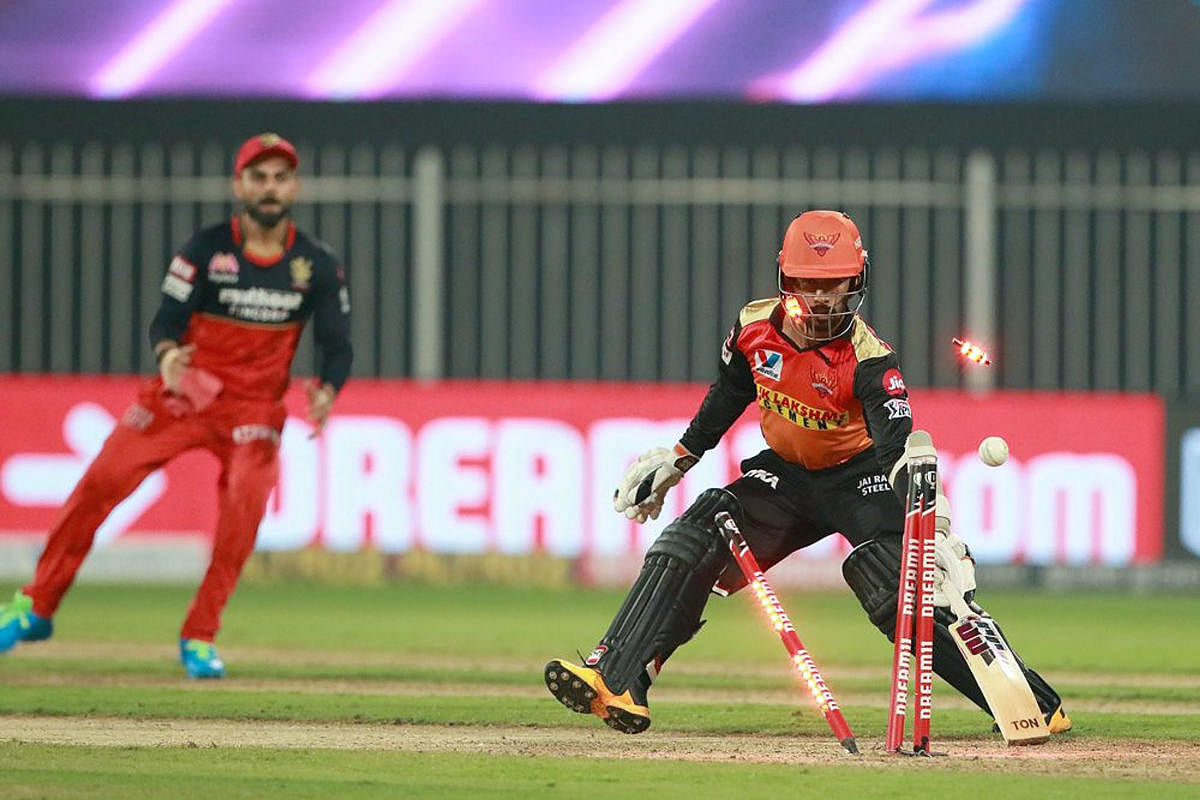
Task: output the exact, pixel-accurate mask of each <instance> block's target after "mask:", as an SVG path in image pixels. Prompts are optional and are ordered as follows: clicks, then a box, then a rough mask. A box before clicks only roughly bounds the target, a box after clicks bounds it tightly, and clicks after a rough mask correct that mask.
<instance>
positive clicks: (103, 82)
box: [88, 0, 235, 97]
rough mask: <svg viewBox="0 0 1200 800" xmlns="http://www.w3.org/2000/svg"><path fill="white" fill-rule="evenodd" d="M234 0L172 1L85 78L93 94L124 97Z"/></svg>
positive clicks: (131, 92)
mask: <svg viewBox="0 0 1200 800" xmlns="http://www.w3.org/2000/svg"><path fill="white" fill-rule="evenodd" d="M233 2H235V0H174V2H171V3H169V4H168V5H167V6H166V8H164V9H163V10H162V11H161V12H159V14H158V16H156V17H155V18H154V19H153V20H151V21H150V24H149V25H147V26H146V27H145V28H142V30H141V31H140V32H138V34H137V36H135V37H134V38H133V40H132V41H130V42H129V43H128V44H127V45H125V46H124V47H122V48H121V50H120V52H118V53H117V55H116V56H115V57H114V58H113V59H112V60H111V61H109V62H108V63H107V64H105V65H104V68H103V69H101V70H100V72H98V73H96V74H95V75H94V76H92V78H91V79H90V80H89V81H88V87H89V88H90V89H91V92H92V94H93V95H95V96H97V97H125V96H127V95H130V94H133V93H134V92H136V91H137V90H138V89H139V88H140V87H141V86H142V84H144V83H145V82H146V81H147V80H148V79H149V78H150V76H151V75H153V74H154V73H155V72H157V71H158V69H159V68H160V67H161V66H162V65H163V64H165V63H167V61H169V60H170V59H171V57H172V56H174V55H175V54H176V53H178V52H179V51H180V50H182V49H183V48H184V47H186V46H187V44H188V42H189V41H191V39H192V37H194V36H195V35H196V34H197V33H199V32H200V31H201V30H203V29H204V26H205V25H207V24H208V23H209V22H211V21H212V20H213V18H214V17H216V16H217V14H219V13H221V11H222V9H224V8H225V7H226V6H228V5H229V4H230V3H233Z"/></svg>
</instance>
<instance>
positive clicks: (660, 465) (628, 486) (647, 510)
mask: <svg viewBox="0 0 1200 800" xmlns="http://www.w3.org/2000/svg"><path fill="white" fill-rule="evenodd" d="M698 460H699V459H698V458H697V457H696V456H694V455H692V454H691V453H690V452H688V450H687V449H686V448H685V447H684V446H683V445H680V444H677V445H675V447H674V449H672V450H668V449H667V448H665V447H655V448H654V449H652V450H648V451H647V452H646V453H644V454H642V455H641V456H639V457H638V459H637V460H636V461H634V462H633V463H632V464H630V465H629V469H627V470H625V477H623V478H621V483H620V485H619V486H618V487H617V491H616V492H615V493H613V508H615V509H616V510H617V512H618V513H620V514H624V515H625V516H626V517H628V518H629V519H636V520H637V521H638V522H645V521H646V520H647V519H658V515H659V514H660V513H661V512H662V507H663V498H665V497H666V496H667V491H668V490H669V489H670V488H671V487H672V486H674V485H675V484H677V483H679V481H681V480H682V479H683V473H685V472H687V471H688V470H689V469H691V468H692V465H693V464H695V463H696V462H697V461H698Z"/></svg>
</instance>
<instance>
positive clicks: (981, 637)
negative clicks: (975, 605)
mask: <svg viewBox="0 0 1200 800" xmlns="http://www.w3.org/2000/svg"><path fill="white" fill-rule="evenodd" d="M949 594H950V610H951V611H953V612H954V615H955V616H956V617H958V621H957V622H953V623H951V624H950V626H949V627H950V634H951V636H952V637H953V639H954V644H955V645H957V646H958V650H959V652H960V653H962V655H963V658H964V659H966V661H967V666H969V667H970V668H971V674H973V675H974V676H975V680H976V681H977V682H978V683H979V688H980V689H981V690H982V691H983V698H984V699H985V700H987V704H988V708H990V709H991V710H992V716H994V717H995V719H996V724H997V726H999V728H1000V734H1001V735H1002V736H1003V737H1004V741H1005V742H1006V743H1008V744H1009V745H1026V744H1041V743H1042V742H1045V741H1047V740H1049V739H1050V729H1049V727H1048V726H1047V724H1046V720H1045V718H1044V717H1043V716H1042V711H1041V709H1040V708H1038V704H1037V700H1036V699H1035V698H1034V696H1033V690H1032V689H1030V688H1029V681H1028V680H1026V679H1025V673H1024V672H1022V671H1021V665H1020V664H1019V663H1018V662H1017V657H1016V655H1014V654H1013V651H1012V649H1011V648H1009V646H1008V641H1007V640H1006V639H1005V638H1004V636H1003V635H1001V633H1000V629H999V628H998V627H997V626H996V621H995V620H993V619H992V618H991V616H989V615H988V614H986V613H984V614H979V613H977V612H975V611H974V610H972V609H971V607H970V606H968V605H967V603H966V601H964V600H963V599H962V595H961V593H955V592H953V591H951V592H950V593H949Z"/></svg>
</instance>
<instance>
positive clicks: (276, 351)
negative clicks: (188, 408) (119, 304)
mask: <svg viewBox="0 0 1200 800" xmlns="http://www.w3.org/2000/svg"><path fill="white" fill-rule="evenodd" d="M309 317H312V318H313V323H314V334H315V339H316V343H317V347H318V349H319V350H320V354H321V358H320V377H321V381H322V382H323V383H329V384H331V385H332V386H334V387H335V388H338V389H340V388H341V386H342V384H343V383H345V382H346V378H347V377H348V376H349V374H350V363H351V360H352V358H353V352H352V350H351V346H350V296H349V292H348V290H347V287H346V271H345V268H344V267H343V266H342V264H341V263H340V262H339V261H338V259H337V257H336V256H335V255H334V254H333V253H332V252H331V251H330V249H329V248H328V247H327V246H325V245H324V244H323V243H321V242H319V241H317V240H315V239H312V238H310V237H308V236H306V235H305V234H303V233H301V232H300V231H298V230H297V229H296V227H295V225H291V224H289V225H288V230H287V240H286V242H285V243H284V252H283V255H281V256H280V257H279V258H277V259H274V260H271V261H265V260H263V259H261V258H258V257H255V256H254V255H252V254H250V253H247V252H245V251H244V250H243V237H242V231H241V225H240V221H239V219H238V218H237V217H234V218H233V219H232V220H231V221H230V222H224V223H221V224H220V225H214V226H212V227H210V228H205V229H204V230H201V231H199V232H197V233H196V234H195V235H194V236H193V237H192V238H191V239H190V240H189V241H188V243H187V244H185V245H184V246H183V248H182V249H181V250H180V251H179V253H178V254H176V256H175V258H174V259H172V261H171V264H170V266H168V267H167V274H166V277H165V278H164V279H163V284H162V305H161V306H160V307H159V309H158V313H157V314H156V315H155V317H154V321H153V322H152V323H151V325H150V342H151V345H153V344H155V343H157V342H160V341H162V340H163V339H173V340H175V341H177V342H180V343H181V344H193V345H195V346H196V350H195V352H194V353H193V355H192V364H193V366H196V367H198V368H201V369H204V370H207V371H209V372H211V373H212V374H214V375H216V376H217V377H218V378H220V379H221V381H222V382H223V383H224V385H225V388H224V392H225V393H226V394H228V395H230V396H234V397H241V398H247V399H257V400H278V399H279V398H281V397H282V396H283V393H284V390H285V389H287V385H288V378H289V370H290V367H291V363H292V357H293V356H294V355H295V353H296V346H297V344H298V343H299V341H300V334H301V332H302V330H303V328H304V323H305V322H306V321H307V320H308V318H309Z"/></svg>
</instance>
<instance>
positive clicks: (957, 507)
mask: <svg viewBox="0 0 1200 800" xmlns="http://www.w3.org/2000/svg"><path fill="white" fill-rule="evenodd" d="M138 385H139V379H136V378H74V377H71V378H67V377H11V376H10V377H5V378H3V380H0V420H2V421H3V425H4V431H5V435H4V437H3V439H2V440H0V536H12V535H29V534H42V533H44V532H45V530H46V529H47V528H48V527H49V526H50V525H51V524H52V522H53V519H54V515H55V512H56V510H57V507H58V505H59V504H60V503H61V502H62V501H63V500H64V499H65V498H66V496H67V494H68V493H69V492H70V490H71V488H72V486H73V485H74V483H75V481H76V480H77V479H78V477H79V475H80V474H81V473H82V471H83V469H84V467H85V466H86V465H87V463H88V461H89V460H90V459H91V458H92V457H93V456H94V455H95V453H96V452H97V451H98V450H99V448H100V445H101V444H102V442H103V441H104V438H105V436H107V434H108V432H109V431H110V430H111V429H112V426H113V425H115V424H116V421H117V420H118V419H119V418H120V417H121V415H122V413H123V412H124V410H125V409H126V408H127V407H128V406H129V405H130V404H131V403H132V401H133V399H134V396H135V393H136V389H137V386H138ZM703 394H704V387H703V386H698V385H679V384H675V385H660V384H597V383H556V382H539V383H533V382H525V383H504V382H482V381H478V382H477V381H471V382H455V381H447V382H437V383H419V382H409V381H365V380H359V381H353V382H351V383H350V384H349V385H348V387H347V389H346V391H345V392H344V393H343V395H342V397H340V398H339V399H338V403H337V408H336V415H335V416H334V417H333V418H332V419H331V421H330V424H329V426H328V428H327V429H326V431H325V434H324V435H323V436H322V437H321V438H319V439H309V438H308V434H309V433H310V428H309V426H308V424H307V423H306V422H305V421H304V419H303V397H302V393H301V392H299V391H298V390H293V392H292V393H291V394H290V395H289V408H290V409H291V412H292V417H291V418H290V419H289V422H288V425H287V428H286V430H285V431H284V437H283V449H282V467H281V475H280V480H279V484H278V485H277V487H276V490H275V494H274V495H273V497H272V500H271V504H270V509H269V511H268V513H267V517H266V518H265V519H264V521H263V525H262V528H261V529H260V533H259V541H258V546H259V548H260V549H273V550H294V549H300V548H305V547H312V546H319V547H324V548H327V549H330V550H337V551H354V550H358V549H361V548H364V547H375V548H378V549H380V550H384V551H389V552H404V551H406V550H409V549H412V548H425V549H429V550H433V551H437V552H458V553H475V552H503V553H527V552H533V551H545V552H550V553H553V554H557V555H564V556H577V555H587V554H592V555H601V556H625V555H630V554H634V555H636V554H638V553H640V552H641V551H642V550H643V549H644V548H645V547H646V546H648V544H649V543H650V541H652V540H653V538H654V537H655V536H656V535H657V534H658V532H659V531H660V530H661V529H662V527H663V526H664V525H665V524H666V522H667V521H668V520H669V519H670V518H672V517H673V516H675V515H676V514H678V513H680V512H681V511H682V510H683V508H684V507H686V505H687V503H688V502H690V501H691V499H692V498H694V497H695V496H696V495H697V494H698V493H699V492H700V491H702V490H704V489H705V488H708V487H709V486H717V485H723V484H725V483H727V482H729V481H730V480H732V479H733V478H734V477H736V476H737V475H738V474H739V470H738V462H739V461H740V460H741V459H742V458H745V457H747V456H749V455H752V454H754V453H756V452H758V451H759V450H760V449H762V447H763V443H762V438H761V436H760V434H759V432H758V426H757V422H756V418H755V416H754V410H753V409H751V411H749V412H748V413H747V414H746V415H744V416H743V417H742V419H741V420H740V421H739V422H738V423H737V425H736V426H735V427H734V429H733V430H731V431H730V433H729V434H728V435H727V436H726V437H725V439H724V440H723V441H722V443H721V445H720V446H719V447H718V448H717V449H716V450H714V451H713V452H710V453H709V454H708V455H706V456H705V457H704V458H703V459H702V460H701V461H700V463H699V464H698V465H697V466H696V467H695V468H693V469H692V470H691V471H690V472H689V473H688V474H687V476H686V478H685V480H684V482H683V484H681V486H680V487H679V489H677V490H675V491H674V492H672V495H671V496H670V497H669V498H668V500H669V502H668V507H667V508H666V509H664V512H663V514H662V516H660V518H659V519H658V520H657V521H656V522H653V523H649V524H647V525H643V526H639V525H636V524H634V523H631V522H629V521H628V520H626V519H625V518H624V517H623V516H620V515H618V514H616V513H614V512H613V510H612V505H611V502H612V500H611V498H612V492H613V489H614V487H615V486H616V483H617V480H618V479H619V478H620V476H621V474H622V472H623V471H624V468H625V466H626V465H627V464H628V463H629V462H630V461H631V460H632V459H633V458H635V457H636V456H637V455H639V454H640V453H641V452H643V451H644V450H646V449H647V448H649V447H652V446H655V445H664V446H669V445H671V444H672V443H673V442H674V441H675V440H676V439H677V438H678V436H679V435H680V433H682V431H683V429H684V428H685V427H686V425H687V421H688V419H689V418H690V417H691V414H692V413H693V411H694V410H695V408H696V406H697V405H698V403H699V401H700V399H701V398H702V397H703ZM913 408H914V412H915V416H916V424H917V425H918V426H920V427H925V428H927V429H929V430H930V431H931V432H932V433H933V436H934V441H935V442H936V443H937V445H938V449H939V455H940V457H941V463H940V467H941V471H942V474H943V476H944V477H945V480H946V482H947V486H948V491H949V495H950V499H951V503H952V506H953V509H954V520H955V527H956V530H957V531H958V532H959V534H960V535H961V536H962V537H963V538H964V539H966V540H967V541H968V542H969V543H970V544H971V546H972V548H973V549H974V551H975V553H976V554H977V556H978V558H979V560H980V562H982V563H1010V562H1017V563H1033V564H1051V563H1071V564H1092V563H1096V564H1099V563H1104V564H1128V563H1144V562H1151V561H1155V560H1157V559H1158V558H1160V557H1161V554H1162V538H1163V530H1162V488H1163V486H1162V481H1163V466H1164V462H1163V457H1164V456H1163V425H1164V412H1163V407H1162V403H1161V402H1160V401H1159V400H1158V399H1157V398H1156V397H1154V396H1150V395H1110V396H1099V395H1086V394H1079V395H1070V394H1038V393H997V394H992V395H988V396H973V395H968V394H965V393H959V392H944V391H916V392H914V393H913ZM988 435H1001V436H1004V437H1005V438H1006V439H1007V440H1008V442H1009V444H1010V446H1011V450H1012V457H1011V458H1010V459H1009V461H1008V463H1007V464H1005V465H1003V466H1001V467H996V468H992V467H987V466H984V465H983V464H982V463H981V462H980V461H979V460H978V458H977V457H976V456H975V449H976V447H977V446H978V443H979V441H980V440H981V439H982V438H984V437H985V436H988ZM216 478H217V465H216V462H215V460H214V459H213V458H212V457H211V456H209V455H208V454H207V453H204V452H194V453H188V454H185V455H184V456H181V457H180V458H179V459H177V460H176V461H175V462H173V463H171V464H169V465H168V466H167V467H166V468H165V469H164V470H162V471H160V472H158V473H155V474H153V475H152V476H150V477H149V478H148V479H147V480H146V481H145V482H144V483H143V484H142V486H141V487H139V488H138V490H137V491H136V492H134V494H133V495H131V496H130V498H129V499H128V500H126V501H125V503H123V504H122V505H121V506H118V508H117V509H116V510H115V511H114V513H113V514H112V516H111V517H110V518H109V521H108V522H107V523H106V524H105V525H104V526H103V527H102V528H101V530H100V531H99V533H98V542H99V543H100V544H101V545H102V544H103V543H105V542H108V541H111V540H112V539H114V538H116V537H118V536H123V535H130V534H132V535H151V536H153V535H156V534H161V533H171V534H178V533H194V534H195V535H197V536H209V535H210V534H209V531H211V530H212V527H213V525H214V523H215V518H216V511H215V498H216V489H215V482H216ZM844 549H845V546H844V542H841V541H840V537H831V539H830V540H827V541H826V542H822V543H820V544H818V545H817V546H815V547H814V548H810V550H809V551H808V555H809V557H817V558H821V557H830V556H835V555H839V554H840V553H842V552H844Z"/></svg>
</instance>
